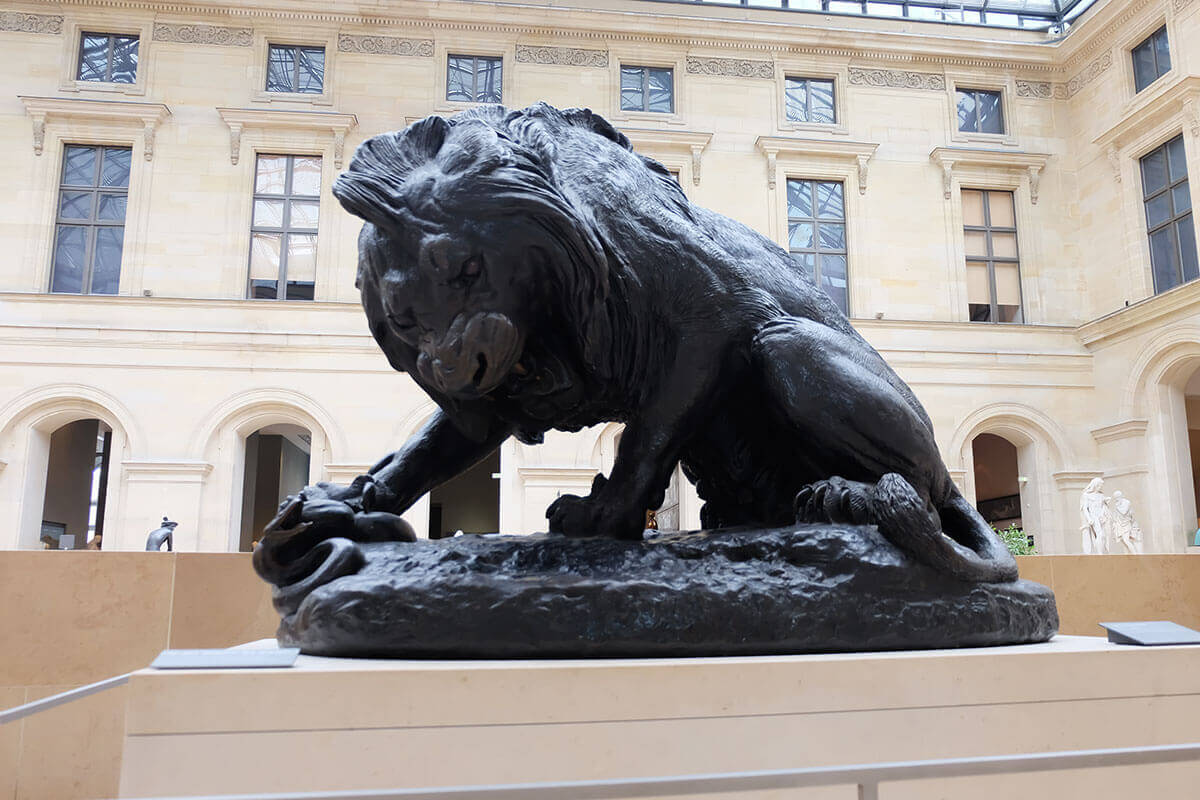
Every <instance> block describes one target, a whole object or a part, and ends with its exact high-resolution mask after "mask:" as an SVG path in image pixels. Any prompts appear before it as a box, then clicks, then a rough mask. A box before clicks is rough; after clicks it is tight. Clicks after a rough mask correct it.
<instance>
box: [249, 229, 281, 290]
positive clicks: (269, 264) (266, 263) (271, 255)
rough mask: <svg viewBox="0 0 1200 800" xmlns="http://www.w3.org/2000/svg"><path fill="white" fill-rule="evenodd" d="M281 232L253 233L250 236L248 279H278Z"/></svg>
mask: <svg viewBox="0 0 1200 800" xmlns="http://www.w3.org/2000/svg"><path fill="white" fill-rule="evenodd" d="M282 238H283V234H281V233H255V234H251V236H250V280H269V281H276V280H278V279H279V244H280V240H281V239H282Z"/></svg>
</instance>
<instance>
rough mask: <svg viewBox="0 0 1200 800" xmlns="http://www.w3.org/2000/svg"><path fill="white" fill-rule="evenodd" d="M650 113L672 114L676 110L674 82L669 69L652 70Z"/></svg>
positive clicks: (650, 79)
mask: <svg viewBox="0 0 1200 800" xmlns="http://www.w3.org/2000/svg"><path fill="white" fill-rule="evenodd" d="M649 84H650V101H649V103H650V107H649V110H650V111H658V112H662V113H670V112H671V111H673V110H674V98H673V94H674V82H673V78H672V71H671V70H669V69H652V70H650V78H649Z"/></svg>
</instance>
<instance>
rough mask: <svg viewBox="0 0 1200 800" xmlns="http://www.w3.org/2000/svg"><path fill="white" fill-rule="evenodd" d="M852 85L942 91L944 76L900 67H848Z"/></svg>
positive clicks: (943, 88)
mask: <svg viewBox="0 0 1200 800" xmlns="http://www.w3.org/2000/svg"><path fill="white" fill-rule="evenodd" d="M848 80H849V81H850V83H851V85H853V86H881V87H887V88H890V89H924V90H926V91H931V92H940V91H944V90H945V88H946V76H945V75H941V74H938V73H936V72H911V71H908V70H900V69H866V68H864V67H850V74H849V77H848Z"/></svg>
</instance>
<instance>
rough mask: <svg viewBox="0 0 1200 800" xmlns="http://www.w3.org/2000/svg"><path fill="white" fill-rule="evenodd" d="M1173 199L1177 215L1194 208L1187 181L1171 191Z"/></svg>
mask: <svg viewBox="0 0 1200 800" xmlns="http://www.w3.org/2000/svg"><path fill="white" fill-rule="evenodd" d="M1171 197H1172V198H1174V203H1175V213H1176V214H1182V213H1183V212H1185V211H1187V210H1188V209H1189V208H1191V207H1192V198H1191V193H1190V192H1188V185H1187V182H1186V181H1185V182H1184V183H1181V184H1179V185H1178V186H1176V187H1175V188H1174V189H1172V190H1171Z"/></svg>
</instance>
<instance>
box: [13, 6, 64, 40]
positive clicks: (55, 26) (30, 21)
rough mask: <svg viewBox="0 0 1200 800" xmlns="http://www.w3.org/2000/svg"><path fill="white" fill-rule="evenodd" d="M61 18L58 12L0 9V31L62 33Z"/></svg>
mask: <svg viewBox="0 0 1200 800" xmlns="http://www.w3.org/2000/svg"><path fill="white" fill-rule="evenodd" d="M62 29H63V18H62V16H61V15H59V14H24V13H21V12H20V11H0V31H17V32H19V33H50V34H59V33H62Z"/></svg>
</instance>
